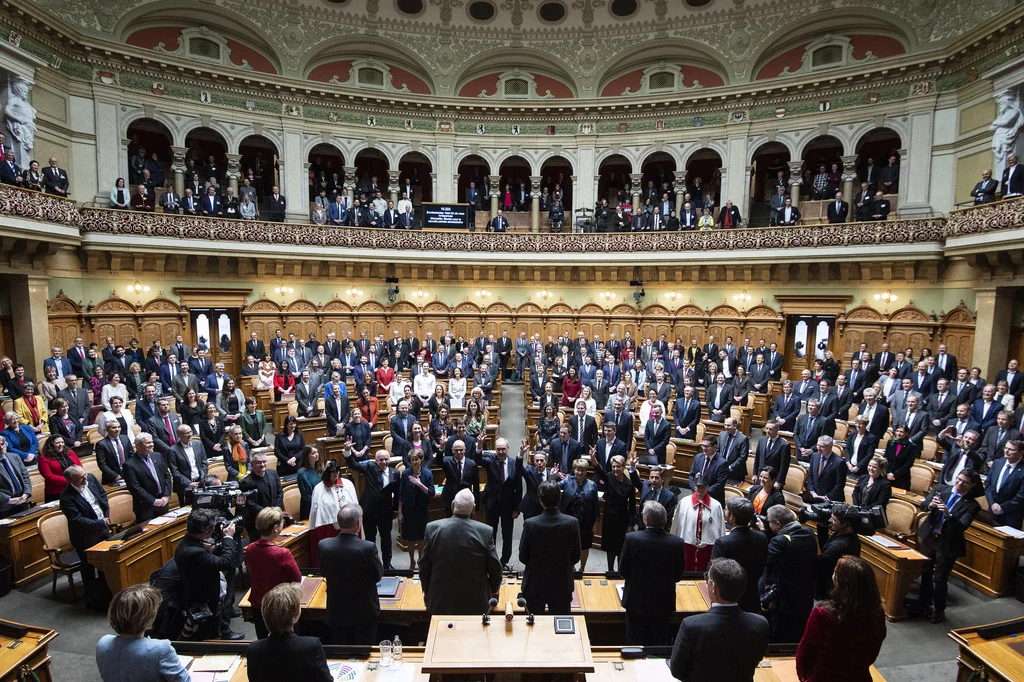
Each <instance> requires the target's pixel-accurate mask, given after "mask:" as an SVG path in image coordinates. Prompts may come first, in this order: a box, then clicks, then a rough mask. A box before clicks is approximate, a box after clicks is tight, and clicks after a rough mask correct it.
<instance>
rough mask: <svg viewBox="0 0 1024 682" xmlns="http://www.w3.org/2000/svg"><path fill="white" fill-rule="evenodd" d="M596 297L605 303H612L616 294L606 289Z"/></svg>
mask: <svg viewBox="0 0 1024 682" xmlns="http://www.w3.org/2000/svg"><path fill="white" fill-rule="evenodd" d="M598 296H600V297H601V298H602V299H604V301H605V303H611V302H612V301H614V300H615V296H616V294H615V293H613V292H612V291H611V290H609V289H606V290H604V291H602V292H601V293H600V294H598Z"/></svg>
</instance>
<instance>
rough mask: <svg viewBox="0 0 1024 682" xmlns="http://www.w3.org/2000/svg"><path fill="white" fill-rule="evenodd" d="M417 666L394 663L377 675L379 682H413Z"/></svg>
mask: <svg viewBox="0 0 1024 682" xmlns="http://www.w3.org/2000/svg"><path fill="white" fill-rule="evenodd" d="M415 673H416V666H414V665H413V664H412V663H392V664H391V665H389V666H388V667H386V668H381V669H380V671H379V672H378V673H377V680H378V682H412V678H413V675H414V674H415Z"/></svg>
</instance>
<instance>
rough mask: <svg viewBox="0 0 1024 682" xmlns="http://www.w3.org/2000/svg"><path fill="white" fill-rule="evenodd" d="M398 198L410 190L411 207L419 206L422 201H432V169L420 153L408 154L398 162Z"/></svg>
mask: <svg viewBox="0 0 1024 682" xmlns="http://www.w3.org/2000/svg"><path fill="white" fill-rule="evenodd" d="M398 170H399V171H400V175H399V176H398V185H399V187H400V188H401V189H399V190H398V198H399V199H402V198H403V195H405V194H407V193H408V190H407V189H406V188H407V187H408V188H411V191H412V203H413V206H419V205H420V204H422V203H423V202H424V201H433V200H434V183H433V180H432V178H431V175H430V174H431V173H432V172H433V167H432V166H431V165H430V159H428V158H427V157H426V156H424V155H423V154H421V153H420V152H409V153H408V154H406V155H405V156H403V157H402V160H401V161H399V162H398Z"/></svg>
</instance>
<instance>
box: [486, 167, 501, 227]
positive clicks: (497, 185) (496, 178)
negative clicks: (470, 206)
mask: <svg viewBox="0 0 1024 682" xmlns="http://www.w3.org/2000/svg"><path fill="white" fill-rule="evenodd" d="M487 179H488V180H490V182H491V194H490V197H491V220H494V219H495V218H497V217H498V197H500V196H501V176H500V175H489V176H487Z"/></svg>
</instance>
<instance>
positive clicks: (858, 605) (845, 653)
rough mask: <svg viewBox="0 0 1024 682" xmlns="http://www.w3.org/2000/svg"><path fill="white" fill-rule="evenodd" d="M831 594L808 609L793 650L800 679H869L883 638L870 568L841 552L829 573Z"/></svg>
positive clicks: (851, 681)
mask: <svg viewBox="0 0 1024 682" xmlns="http://www.w3.org/2000/svg"><path fill="white" fill-rule="evenodd" d="M832 582H833V584H834V587H833V588H832V596H831V598H830V599H828V600H827V601H824V602H821V603H820V604H819V605H818V606H815V607H814V609H813V610H812V611H811V617H810V618H809V619H808V620H807V627H806V628H804V636H803V638H802V639H801V640H800V646H799V647H798V648H797V650H796V674H797V676H798V677H799V678H800V680H801V682H870V680H871V679H872V677H871V665H872V664H873V663H874V662H875V659H876V658H878V652H879V651H880V650H881V648H882V642H883V641H884V640H885V614H884V613H883V612H882V598H881V596H880V595H879V592H878V583H877V582H876V581H875V572H874V570H873V569H872V568H871V564H869V563H868V562H867V561H865V560H864V559H861V558H860V557H857V556H852V555H851V556H844V557H842V558H841V559H839V562H838V563H837V564H836V569H835V572H834V573H833V574H832Z"/></svg>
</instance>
